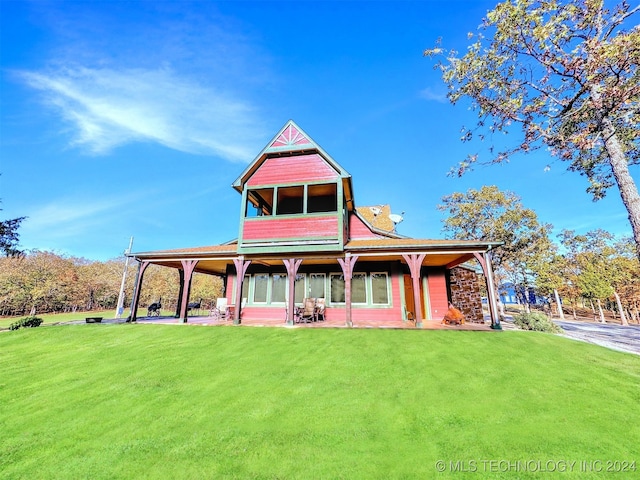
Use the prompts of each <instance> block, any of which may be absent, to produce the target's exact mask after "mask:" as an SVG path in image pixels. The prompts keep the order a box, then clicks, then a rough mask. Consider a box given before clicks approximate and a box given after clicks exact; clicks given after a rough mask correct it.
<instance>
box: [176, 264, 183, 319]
mask: <svg viewBox="0 0 640 480" xmlns="http://www.w3.org/2000/svg"><path fill="white" fill-rule="evenodd" d="M178 282H179V284H180V289H179V290H178V300H176V314H175V315H174V316H175V317H176V318H180V309H181V307H182V297H183V295H184V270H183V269H182V268H179V269H178Z"/></svg>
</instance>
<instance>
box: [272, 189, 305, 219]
mask: <svg viewBox="0 0 640 480" xmlns="http://www.w3.org/2000/svg"><path fill="white" fill-rule="evenodd" d="M296 213H304V187H302V186H300V187H280V188H278V206H277V208H276V214H277V215H295V214H296Z"/></svg>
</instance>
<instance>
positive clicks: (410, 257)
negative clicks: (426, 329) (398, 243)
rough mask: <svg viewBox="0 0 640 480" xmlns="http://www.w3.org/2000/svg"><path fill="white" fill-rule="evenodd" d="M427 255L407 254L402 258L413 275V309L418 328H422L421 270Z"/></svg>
mask: <svg viewBox="0 0 640 480" xmlns="http://www.w3.org/2000/svg"><path fill="white" fill-rule="evenodd" d="M426 255H427V254H426V253H420V254H417V253H416V254H414V253H411V254H406V253H403V254H402V257H403V258H404V260H405V261H406V262H407V265H409V272H410V273H411V285H412V288H413V308H414V312H413V313H414V315H415V319H416V327H419V328H422V320H423V318H422V296H421V295H420V269H421V268H422V262H423V260H424V257H426Z"/></svg>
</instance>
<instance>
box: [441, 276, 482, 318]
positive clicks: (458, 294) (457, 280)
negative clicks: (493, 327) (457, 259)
mask: <svg viewBox="0 0 640 480" xmlns="http://www.w3.org/2000/svg"><path fill="white" fill-rule="evenodd" d="M479 281H480V277H479V276H478V274H477V273H476V272H474V271H473V270H471V269H468V268H464V267H454V268H452V269H451V270H449V288H450V292H451V303H452V304H453V306H454V307H456V308H457V309H459V310H460V311H462V313H464V316H465V319H466V321H467V322H469V323H483V322H484V315H483V313H482V297H481V296H480V284H479Z"/></svg>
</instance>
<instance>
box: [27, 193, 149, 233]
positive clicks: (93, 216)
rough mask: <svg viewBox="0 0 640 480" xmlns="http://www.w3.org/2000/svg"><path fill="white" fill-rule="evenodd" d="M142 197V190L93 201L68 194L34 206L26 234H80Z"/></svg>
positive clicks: (119, 212) (29, 213) (29, 212)
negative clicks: (66, 196)
mask: <svg viewBox="0 0 640 480" xmlns="http://www.w3.org/2000/svg"><path fill="white" fill-rule="evenodd" d="M139 198H140V195H139V194H134V195H130V196H128V197H127V196H118V197H103V198H100V199H99V200H96V201H93V202H92V201H89V202H88V201H87V200H86V198H66V199H60V200H56V201H54V202H51V203H48V204H45V205H39V206H34V208H33V209H31V210H30V211H27V213H26V215H27V219H26V220H25V221H24V223H23V225H22V230H23V232H24V233H25V235H27V236H28V235H31V236H38V237H40V236H46V237H49V238H65V237H70V236H75V235H81V234H83V233H85V232H88V231H90V230H92V229H93V228H95V227H96V226H100V225H103V224H104V222H105V219H108V218H110V217H113V216H116V215H121V213H122V211H123V209H124V208H127V207H129V208H130V207H131V205H132V204H133V202H134V201H135V200H136V199H139Z"/></svg>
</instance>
